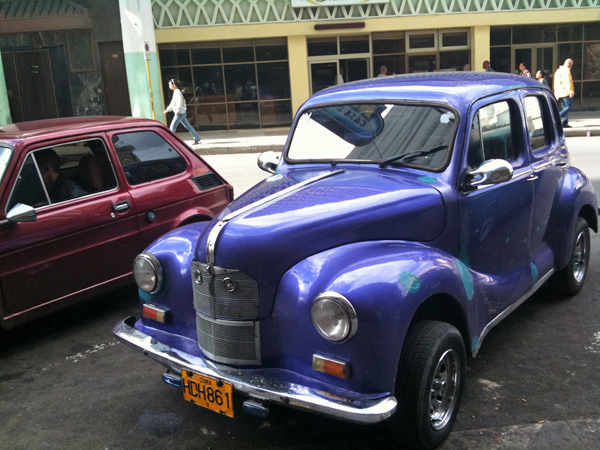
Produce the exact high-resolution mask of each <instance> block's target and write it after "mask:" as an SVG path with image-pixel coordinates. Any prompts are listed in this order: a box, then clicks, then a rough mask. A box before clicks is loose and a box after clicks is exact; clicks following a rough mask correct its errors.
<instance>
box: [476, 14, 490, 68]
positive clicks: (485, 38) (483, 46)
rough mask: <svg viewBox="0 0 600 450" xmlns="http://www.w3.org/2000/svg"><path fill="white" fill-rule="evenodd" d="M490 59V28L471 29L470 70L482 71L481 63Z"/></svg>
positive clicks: (477, 27) (478, 27)
mask: <svg viewBox="0 0 600 450" xmlns="http://www.w3.org/2000/svg"><path fill="white" fill-rule="evenodd" d="M489 59H490V26H489V25H484V26H476V27H473V28H471V70H477V71H483V66H482V64H483V62H484V61H485V60H489Z"/></svg>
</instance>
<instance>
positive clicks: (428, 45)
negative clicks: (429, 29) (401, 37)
mask: <svg viewBox="0 0 600 450" xmlns="http://www.w3.org/2000/svg"><path fill="white" fill-rule="evenodd" d="M407 36H408V48H407V50H406V51H407V52H410V51H422V50H430V49H431V50H437V39H436V38H437V33H435V32H433V33H422V32H419V33H407Z"/></svg>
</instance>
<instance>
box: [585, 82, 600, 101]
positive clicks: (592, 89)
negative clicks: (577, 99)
mask: <svg viewBox="0 0 600 450" xmlns="http://www.w3.org/2000/svg"><path fill="white" fill-rule="evenodd" d="M582 96H583V99H582V100H583V102H584V103H585V104H586V105H587V106H600V81H593V82H587V83H583V95H582Z"/></svg>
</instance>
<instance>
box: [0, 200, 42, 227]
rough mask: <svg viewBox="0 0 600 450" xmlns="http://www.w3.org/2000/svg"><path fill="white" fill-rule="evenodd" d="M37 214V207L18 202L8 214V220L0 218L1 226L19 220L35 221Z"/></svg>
mask: <svg viewBox="0 0 600 450" xmlns="http://www.w3.org/2000/svg"><path fill="white" fill-rule="evenodd" d="M36 220H37V214H36V212H35V209H33V208H32V207H31V206H29V205H24V204H23V203H17V204H16V205H15V206H14V207H13V208H12V209H11V210H10V211H9V212H8V214H7V215H6V220H0V226H3V225H8V224H10V223H18V222H35V221H36Z"/></svg>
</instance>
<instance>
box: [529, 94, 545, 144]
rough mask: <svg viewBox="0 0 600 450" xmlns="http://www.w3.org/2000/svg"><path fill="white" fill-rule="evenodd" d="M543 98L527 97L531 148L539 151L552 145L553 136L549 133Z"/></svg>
mask: <svg viewBox="0 0 600 450" xmlns="http://www.w3.org/2000/svg"><path fill="white" fill-rule="evenodd" d="M543 101H544V102H545V100H543V99H542V98H540V97H533V96H530V97H525V114H526V116H527V130H528V131H529V140H530V142H531V150H533V152H534V153H535V152H538V151H540V150H543V149H544V148H546V147H548V146H550V143H551V136H550V133H549V131H548V130H549V127H548V126H547V125H546V124H548V120H547V118H546V116H545V114H544V112H545V111H546V108H544V107H543V103H542V102H543Z"/></svg>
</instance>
